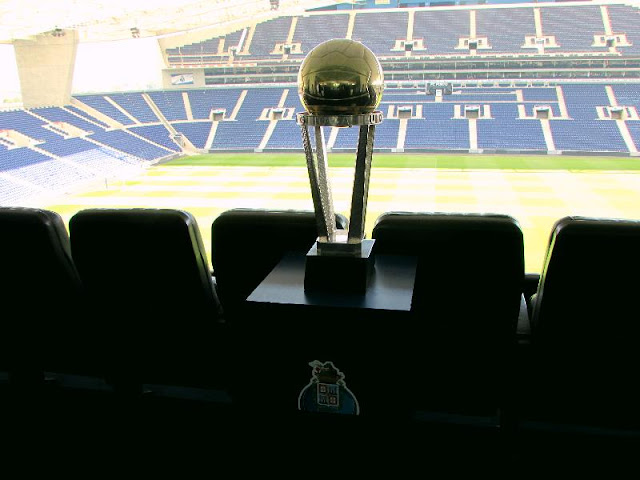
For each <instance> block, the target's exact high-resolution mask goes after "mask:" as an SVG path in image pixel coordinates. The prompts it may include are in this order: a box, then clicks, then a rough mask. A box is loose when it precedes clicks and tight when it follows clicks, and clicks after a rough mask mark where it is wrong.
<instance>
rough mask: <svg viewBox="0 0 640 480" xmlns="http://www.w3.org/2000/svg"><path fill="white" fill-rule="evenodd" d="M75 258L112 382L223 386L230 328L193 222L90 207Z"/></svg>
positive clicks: (78, 221)
mask: <svg viewBox="0 0 640 480" xmlns="http://www.w3.org/2000/svg"><path fill="white" fill-rule="evenodd" d="M69 230H70V238H71V246H72V252H73V258H74V261H75V263H76V265H77V268H78V272H79V273H80V277H81V278H82V281H83V283H84V285H85V287H86V290H87V295H88V297H89V299H90V301H91V308H90V309H88V310H87V311H86V316H87V317H88V318H91V319H92V321H99V322H100V324H101V325H102V327H103V331H104V334H105V338H106V340H105V341H106V342H107V346H108V348H107V351H108V354H107V357H106V360H105V361H106V362H107V363H108V365H109V380H110V381H111V382H113V383H114V385H115V386H116V387H117V388H118V387H121V388H122V389H123V390H129V389H131V390H132V391H134V392H135V391H137V390H139V389H140V388H141V385H142V384H156V385H169V386H182V387H196V388H223V387H224V386H225V382H226V380H225V369H224V366H223V363H224V359H225V355H224V352H223V348H224V345H225V341H224V324H223V317H222V311H221V307H220V304H219V302H218V297H217V294H216V291H215V287H214V283H213V279H212V275H211V272H210V269H209V267H208V262H207V258H206V253H205V250H204V247H203V244H202V239H201V236H200V231H199V229H198V225H197V223H196V220H195V218H194V217H193V216H192V215H191V214H190V213H188V212H184V211H181V210H170V209H143V208H140V209H136V208H134V209H89V210H83V211H80V212H78V213H77V214H76V215H74V216H73V217H72V218H71V220H70V223H69Z"/></svg>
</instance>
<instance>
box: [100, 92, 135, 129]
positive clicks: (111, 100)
mask: <svg viewBox="0 0 640 480" xmlns="http://www.w3.org/2000/svg"><path fill="white" fill-rule="evenodd" d="M104 99H105V100H106V101H107V102H109V103H110V104H111V105H113V106H114V107H115V108H117V109H118V110H119V111H120V113H122V114H123V115H125V116H126V117H127V118H128V119H130V120H131V121H132V122H133V123H135V124H136V125H142V122H141V121H140V120H138V119H137V118H136V117H134V116H133V115H131V114H130V113H129V112H127V111H126V110H125V109H124V108H123V107H121V106H120V104H118V102H116V101H115V100H114V99H113V98H111V97H110V96H108V95H105V96H104Z"/></svg>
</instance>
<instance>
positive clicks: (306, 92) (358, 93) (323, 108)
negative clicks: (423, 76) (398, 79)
mask: <svg viewBox="0 0 640 480" xmlns="http://www.w3.org/2000/svg"><path fill="white" fill-rule="evenodd" d="M383 89H384V75H383V73H382V68H381V66H380V62H379V61H378V59H377V58H376V56H375V55H374V54H373V52H372V51H371V50H369V49H368V48H367V47H366V46H364V45H363V44H362V43H360V42H356V41H354V40H348V39H344V38H340V39H333V40H328V41H326V42H323V43H321V44H319V45H318V46H316V47H315V48H313V49H312V50H311V51H310V52H309V53H308V54H307V56H306V57H305V59H304V60H303V62H302V64H301V65H300V70H299V72H298V94H299V95H300V101H301V102H302V105H303V106H304V108H305V109H306V111H307V112H308V113H309V114H312V115H359V114H363V113H370V112H373V111H375V109H376V108H377V107H378V105H379V104H380V100H381V99H382V90H383Z"/></svg>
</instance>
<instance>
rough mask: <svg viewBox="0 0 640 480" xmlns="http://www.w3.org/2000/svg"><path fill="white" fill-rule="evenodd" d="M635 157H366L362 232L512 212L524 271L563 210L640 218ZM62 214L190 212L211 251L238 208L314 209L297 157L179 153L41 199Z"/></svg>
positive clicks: (342, 178)
mask: <svg viewBox="0 0 640 480" xmlns="http://www.w3.org/2000/svg"><path fill="white" fill-rule="evenodd" d="M329 162H330V180H331V182H332V191H333V197H334V203H335V206H336V211H338V212H340V213H343V214H345V215H346V216H347V217H348V216H349V208H350V204H351V191H352V186H353V172H354V169H353V163H354V155H353V154H343V155H341V154H329ZM639 165H640V158H637V157H636V158H627V157H579V158H576V157H564V156H506V155H504V156H500V155H494V156H488V155H487V156H485V155H403V154H388V155H385V154H378V153H374V156H373V169H372V171H371V181H370V188H369V201H368V206H367V218H366V224H365V231H366V232H367V234H368V235H369V234H370V232H371V230H372V229H373V225H374V223H375V220H376V218H377V217H378V216H379V215H381V214H382V213H384V212H388V211H397V210H404V211H413V212H419V211H425V212H434V211H435V212H480V213H502V214H508V215H511V216H513V217H514V218H515V219H516V220H517V221H518V222H519V224H520V226H521V228H522V231H523V234H524V241H525V267H526V269H527V271H528V272H539V271H540V270H541V269H542V265H543V261H544V254H545V251H546V247H547V242H548V241H549V234H550V232H551V229H552V228H553V224H554V223H555V221H557V220H558V219H559V218H561V217H563V216H566V215H583V216H596V217H608V218H637V219H640V172H639V171H638V170H639ZM37 206H40V207H44V208H50V209H51V210H54V211H57V212H58V213H60V214H61V215H62V216H63V218H64V219H65V220H66V221H67V222H68V220H69V219H70V218H71V216H73V215H74V214H75V213H76V212H77V211H79V210H83V209H86V208H176V209H181V210H186V211H188V212H191V213H192V214H193V215H194V216H195V217H196V219H197V221H198V225H199V227H200V232H201V235H202V238H203V243H204V245H205V247H206V249H207V255H208V256H209V258H210V257H211V250H210V238H211V223H212V222H213V220H214V219H215V218H216V217H217V216H218V215H219V214H220V213H222V212H223V211H225V210H228V209H231V208H237V207H246V208H270V209H308V210H312V209H313V204H312V202H311V193H310V189H309V178H308V174H307V170H306V166H305V160H304V155H303V154H302V153H297V154H295V153H294V154H214V155H202V156H194V157H185V158H180V159H177V160H174V161H171V162H168V163H164V164H160V165H155V166H153V167H149V168H148V169H146V170H141V171H140V172H138V173H137V174H135V175H133V176H130V177H127V178H111V179H103V180H102V181H100V182H99V183H98V184H96V185H95V186H94V187H93V188H88V189H87V190H86V191H84V192H82V193H77V194H74V195H66V196H64V197H61V198H55V199H52V200H42V201H41V204H40V205H37Z"/></svg>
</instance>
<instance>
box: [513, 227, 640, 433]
mask: <svg viewBox="0 0 640 480" xmlns="http://www.w3.org/2000/svg"><path fill="white" fill-rule="evenodd" d="M639 271H640V221H633V220H617V219H605V218H587V217H564V218H562V219H560V220H558V221H557V222H556V224H555V225H554V228H553V231H552V234H551V237H550V241H549V246H548V250H547V254H546V258H545V263H544V266H543V270H542V273H541V277H540V283H539V285H538V290H537V294H536V295H535V298H534V301H533V313H532V319H531V320H532V336H531V343H532V355H533V356H532V358H531V368H530V371H529V372H528V373H527V374H526V375H523V376H525V377H526V378H527V379H528V381H527V382H526V384H525V390H524V392H523V398H522V401H523V402H524V408H523V411H522V418H523V425H531V424H532V422H533V423H538V424H545V425H547V427H549V428H551V426H553V428H559V426H560V425H563V426H564V427H563V428H568V429H575V428H576V427H577V428H579V429H582V428H593V429H595V430H594V431H598V430H600V431H604V430H606V429H614V430H615V429H626V430H629V429H631V430H635V431H636V432H638V431H640V409H639V408H638V405H639V404H640V396H639V395H638V388H637V386H636V378H637V372H638V368H639V367H640V360H639V359H640V357H639V356H638V351H639V350H638V338H639V335H640V322H639V321H638V306H637V304H636V298H637V295H638V286H639V283H638V272H639ZM523 373H524V372H523Z"/></svg>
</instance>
